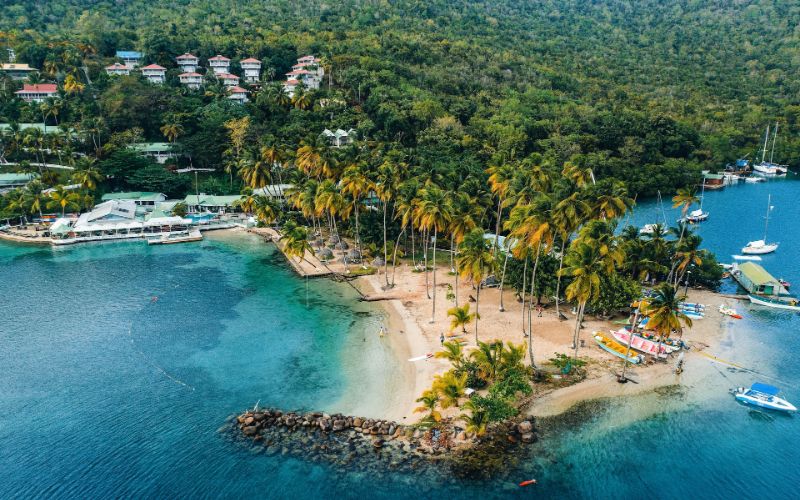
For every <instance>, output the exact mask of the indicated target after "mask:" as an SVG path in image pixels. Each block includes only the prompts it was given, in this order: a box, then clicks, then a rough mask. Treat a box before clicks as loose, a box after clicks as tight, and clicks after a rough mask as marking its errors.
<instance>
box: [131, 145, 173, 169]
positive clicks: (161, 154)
mask: <svg viewBox="0 0 800 500" xmlns="http://www.w3.org/2000/svg"><path fill="white" fill-rule="evenodd" d="M130 148H131V149H132V150H134V151H136V152H137V153H139V154H140V155H142V156H147V157H148V158H152V159H154V160H155V161H157V162H158V163H161V164H163V163H166V162H167V160H169V159H170V158H175V157H176V156H177V155H176V154H175V153H174V152H173V150H174V149H175V148H174V147H173V145H172V144H170V143H168V142H138V143H136V144H132V145H131V147H130Z"/></svg>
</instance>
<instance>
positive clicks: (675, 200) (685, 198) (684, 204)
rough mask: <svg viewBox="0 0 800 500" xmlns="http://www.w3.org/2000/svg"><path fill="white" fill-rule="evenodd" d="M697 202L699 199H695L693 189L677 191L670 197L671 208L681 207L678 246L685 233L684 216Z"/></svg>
mask: <svg viewBox="0 0 800 500" xmlns="http://www.w3.org/2000/svg"><path fill="white" fill-rule="evenodd" d="M699 201H700V198H698V197H697V193H696V191H695V190H694V188H681V189H678V193H677V194H676V195H675V196H673V197H672V208H678V207H681V234H680V235H679V236H678V245H680V244H681V242H682V241H683V233H684V232H685V231H686V222H687V221H686V214H687V213H688V212H689V208H690V207H691V206H692V205H694V204H695V203H697V202H699Z"/></svg>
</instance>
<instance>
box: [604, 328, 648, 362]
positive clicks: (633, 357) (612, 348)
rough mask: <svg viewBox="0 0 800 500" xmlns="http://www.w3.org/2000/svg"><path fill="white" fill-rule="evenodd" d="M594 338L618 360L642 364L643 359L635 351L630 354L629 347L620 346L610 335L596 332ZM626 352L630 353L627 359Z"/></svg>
mask: <svg viewBox="0 0 800 500" xmlns="http://www.w3.org/2000/svg"><path fill="white" fill-rule="evenodd" d="M593 336H594V341H595V342H597V345H599V346H600V348H601V349H603V350H604V351H607V352H609V353H611V354H613V355H614V356H616V357H618V358H622V359H627V360H628V361H629V362H630V363H633V364H635V365H636V364H639V363H641V362H642V357H641V356H640V355H638V354H636V353H635V352H634V351H633V349H631V350H630V352H629V351H628V346H627V345H623V344H620V343H619V342H617V341H616V340H615V339H614V338H613V337H611V336H610V335H608V334H606V333H603V332H594V334H593ZM626 352H628V356H627V358H626V356H625V353H626Z"/></svg>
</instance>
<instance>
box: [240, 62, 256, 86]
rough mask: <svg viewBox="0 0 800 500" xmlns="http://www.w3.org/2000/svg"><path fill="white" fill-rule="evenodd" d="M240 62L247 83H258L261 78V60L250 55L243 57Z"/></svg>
mask: <svg viewBox="0 0 800 500" xmlns="http://www.w3.org/2000/svg"><path fill="white" fill-rule="evenodd" d="M239 64H240V65H241V66H242V71H243V72H244V81H245V83H256V82H258V81H259V80H261V61H259V60H258V59H255V58H252V57H250V58H248V59H243V60H242V61H241V62H240V63H239Z"/></svg>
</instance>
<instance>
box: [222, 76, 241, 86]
mask: <svg viewBox="0 0 800 500" xmlns="http://www.w3.org/2000/svg"><path fill="white" fill-rule="evenodd" d="M217 78H219V79H220V81H222V84H223V85H225V86H226V87H236V86H237V85H239V77H238V76H236V75H232V74H230V73H220V74H218V75H217Z"/></svg>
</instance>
